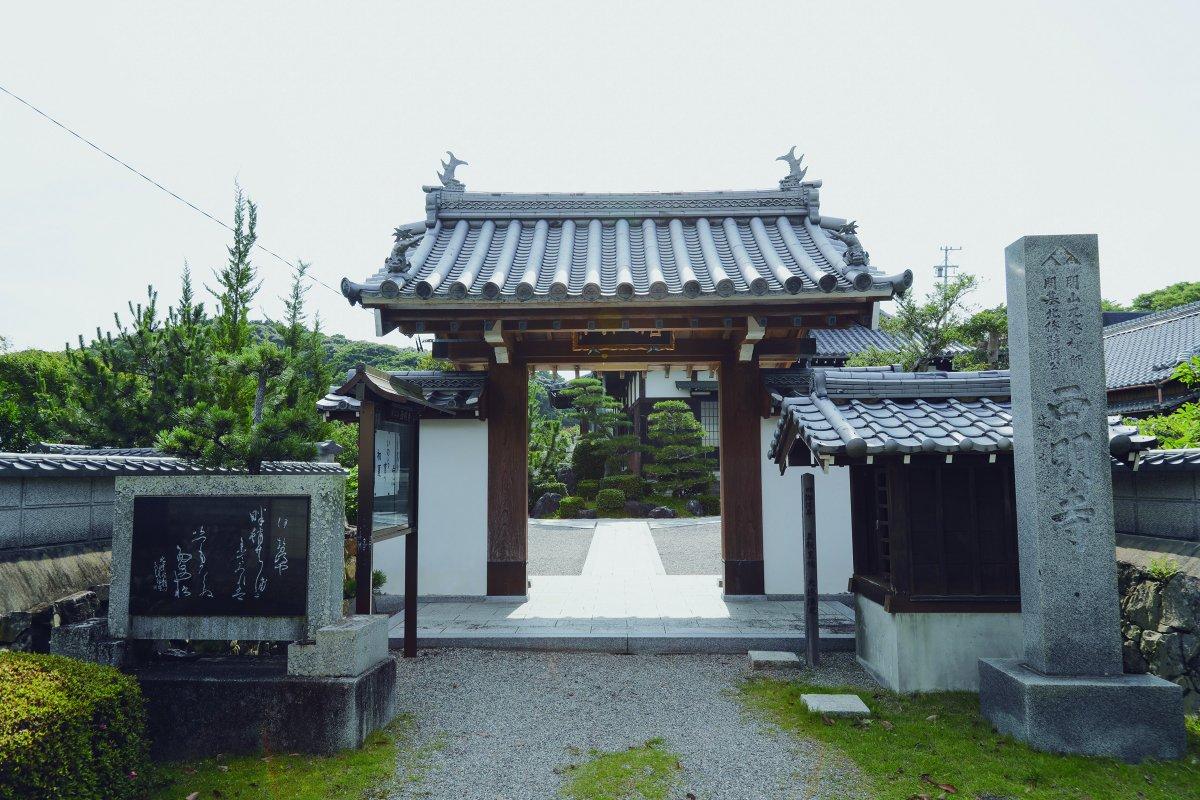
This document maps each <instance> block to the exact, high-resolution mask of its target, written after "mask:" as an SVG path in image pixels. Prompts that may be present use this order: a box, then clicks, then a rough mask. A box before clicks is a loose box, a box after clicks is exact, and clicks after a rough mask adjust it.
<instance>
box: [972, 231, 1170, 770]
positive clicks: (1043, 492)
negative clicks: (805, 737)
mask: <svg viewBox="0 0 1200 800" xmlns="http://www.w3.org/2000/svg"><path fill="white" fill-rule="evenodd" d="M1004 255H1005V265H1006V272H1007V285H1008V333H1009V336H1008V346H1009V357H1010V360H1011V363H1012V417H1013V446H1014V453H1013V455H1014V468H1015V472H1016V475H1015V481H1016V483H1015V485H1016V500H1017V541H1018V551H1019V556H1020V568H1021V619H1022V625H1023V628H1024V639H1025V656H1024V658H1021V659H981V660H980V665H979V672H980V693H979V694H980V698H979V699H980V705H981V708H982V711H983V714H984V716H986V717H987V718H988V720H990V721H991V723H992V724H993V725H995V726H996V728H997V729H998V730H1000V731H1001V732H1002V733H1007V734H1011V735H1013V736H1015V737H1016V738H1018V739H1022V740H1024V741H1026V742H1028V743H1029V744H1031V745H1032V746H1034V747H1036V748H1038V749H1041V750H1050V751H1056V752H1070V753H1086V754H1092V755H1104V756H1112V757H1116V758H1121V759H1125V760H1128V761H1140V760H1141V759H1143V758H1148V757H1153V758H1179V757H1181V756H1183V754H1184V751H1185V747H1186V744H1185V733H1184V725H1183V690H1182V688H1181V687H1179V686H1176V685H1175V684H1173V683H1170V682H1168V681H1165V680H1162V679H1161V678H1156V677H1154V676H1151V675H1124V674H1123V673H1122V663H1121V639H1120V609H1119V606H1118V597H1117V577H1116V546H1115V534H1114V530H1113V510H1112V477H1111V476H1112V467H1111V463H1110V456H1109V448H1108V422H1107V415H1108V407H1107V400H1106V395H1105V377H1104V340H1103V337H1102V331H1101V327H1102V326H1101V315H1100V276H1099V251H1098V247H1097V242H1096V236H1095V235H1094V234H1087V235H1068V236H1026V237H1023V238H1021V239H1019V240H1017V241H1016V242H1014V243H1013V244H1011V245H1009V246H1008V248H1007V249H1006V250H1005V251H1004Z"/></svg>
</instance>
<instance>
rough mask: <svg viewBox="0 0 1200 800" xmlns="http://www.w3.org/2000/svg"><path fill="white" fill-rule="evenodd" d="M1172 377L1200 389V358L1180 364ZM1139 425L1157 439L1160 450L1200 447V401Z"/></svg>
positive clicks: (1148, 419) (1138, 424) (1187, 404)
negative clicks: (1162, 448) (1161, 448)
mask: <svg viewBox="0 0 1200 800" xmlns="http://www.w3.org/2000/svg"><path fill="white" fill-rule="evenodd" d="M1171 377H1172V378H1174V379H1175V380H1177V381H1179V382H1181V383H1183V385H1185V386H1187V387H1189V388H1196V387H1200V356H1192V358H1191V359H1189V360H1188V361H1184V362H1183V363H1181V364H1179V365H1178V366H1177V367H1176V368H1175V372H1174V373H1172V375H1171ZM1137 426H1138V430H1139V431H1140V432H1142V433H1144V434H1147V435H1150V436H1157V437H1158V441H1159V446H1160V447H1164V448H1167V449H1172V450H1173V449H1177V448H1184V447H1200V402H1192V403H1184V404H1183V405H1181V406H1180V407H1179V408H1177V409H1175V410H1174V411H1172V412H1171V413H1170V414H1160V415H1158V416H1153V417H1146V418H1145V419H1140V420H1137Z"/></svg>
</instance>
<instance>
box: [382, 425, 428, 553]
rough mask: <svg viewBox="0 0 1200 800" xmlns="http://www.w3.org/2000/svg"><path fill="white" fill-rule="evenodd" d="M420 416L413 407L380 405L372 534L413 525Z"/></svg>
mask: <svg viewBox="0 0 1200 800" xmlns="http://www.w3.org/2000/svg"><path fill="white" fill-rule="evenodd" d="M417 424H418V417H417V415H416V414H415V413H413V412H412V411H411V410H409V409H406V408H397V407H377V408H376V413H375V419H374V436H373V437H372V438H373V440H374V441H373V447H372V451H373V459H372V463H373V476H372V492H371V509H370V511H371V533H372V537H373V538H376V539H378V538H379V537H380V536H381V535H383V536H388V535H397V534H403V533H407V532H408V531H409V530H410V529H411V528H412V524H413V507H414V504H415V500H416V497H415V490H416V480H415V472H414V471H415V466H416V464H415V458H416V430H417Z"/></svg>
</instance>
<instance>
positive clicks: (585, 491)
mask: <svg viewBox="0 0 1200 800" xmlns="http://www.w3.org/2000/svg"><path fill="white" fill-rule="evenodd" d="M575 491H577V492H579V496H580V497H585V498H587V499H588V500H595V499H596V492H598V491H600V481H598V480H596V479H595V478H585V479H584V480H581V481H580V482H579V483H578V484H576V485H575Z"/></svg>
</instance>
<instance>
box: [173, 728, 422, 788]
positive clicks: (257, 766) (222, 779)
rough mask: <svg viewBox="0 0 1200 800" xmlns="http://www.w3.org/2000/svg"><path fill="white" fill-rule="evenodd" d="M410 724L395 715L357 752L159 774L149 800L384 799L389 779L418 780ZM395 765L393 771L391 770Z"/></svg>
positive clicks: (213, 764) (251, 759)
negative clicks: (191, 796)
mask: <svg viewBox="0 0 1200 800" xmlns="http://www.w3.org/2000/svg"><path fill="white" fill-rule="evenodd" d="M412 730H413V721H412V718H411V717H407V716H404V717H400V718H399V719H397V720H396V721H395V722H393V723H392V724H391V725H389V726H388V727H387V728H385V729H384V730H381V731H376V732H375V733H373V734H371V735H370V736H369V737H368V738H367V741H366V743H365V744H364V745H363V746H362V748H360V749H358V750H345V751H343V752H341V753H337V754H336V755H332V756H307V755H298V754H292V755H287V754H279V755H269V756H245V757H239V758H210V759H205V760H204V761H197V762H192V763H186V764H172V765H169V766H166V767H164V768H163V769H162V770H160V774H159V776H158V780H157V781H156V783H157V786H156V789H155V791H154V792H153V793H152V794H151V798H152V800H181V798H184V797H188V796H190V795H191V794H192V793H193V792H196V793H197V796H196V800H276V798H284V797H286V798H288V800H363V798H385V797H387V796H388V794H389V792H388V787H389V786H390V785H391V784H392V782H393V780H394V778H398V779H400V780H410V781H420V780H423V779H424V768H423V766H422V763H423V758H422V757H421V752H420V751H417V750H413V749H412V747H411V737H412ZM398 765H399V770H398V769H397V767H398Z"/></svg>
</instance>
